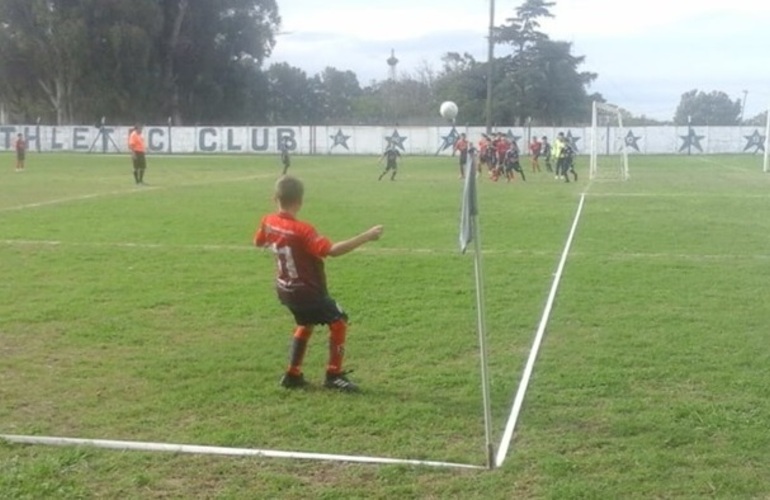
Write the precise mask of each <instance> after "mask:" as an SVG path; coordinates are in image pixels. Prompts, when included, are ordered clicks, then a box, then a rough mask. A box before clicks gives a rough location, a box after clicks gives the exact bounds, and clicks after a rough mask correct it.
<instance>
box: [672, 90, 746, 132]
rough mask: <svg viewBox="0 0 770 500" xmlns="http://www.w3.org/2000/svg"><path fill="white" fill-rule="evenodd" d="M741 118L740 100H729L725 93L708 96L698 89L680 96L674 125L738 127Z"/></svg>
mask: <svg viewBox="0 0 770 500" xmlns="http://www.w3.org/2000/svg"><path fill="white" fill-rule="evenodd" d="M740 117H741V100H740V99H736V100H735V101H733V100H731V99H730V96H728V95H727V94H726V93H724V92H721V91H717V90H714V91H711V92H709V93H708V94H707V93H705V92H703V91H698V89H693V90H690V91H689V92H685V93H684V94H682V99H681V101H680V102H679V106H678V107H677V108H676V114H675V115H674V123H675V124H677V125H687V123H688V120H689V121H690V123H691V124H692V125H717V126H719V125H723V126H729V125H738V124H739V123H740Z"/></svg>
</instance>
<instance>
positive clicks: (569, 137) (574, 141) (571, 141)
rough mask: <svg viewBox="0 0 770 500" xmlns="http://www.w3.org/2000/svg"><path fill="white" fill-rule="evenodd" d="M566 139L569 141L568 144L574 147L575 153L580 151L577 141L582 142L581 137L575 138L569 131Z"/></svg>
mask: <svg viewBox="0 0 770 500" xmlns="http://www.w3.org/2000/svg"><path fill="white" fill-rule="evenodd" d="M564 137H565V138H566V139H567V144H569V145H570V146H572V149H574V150H575V152H577V151H579V150H578V145H577V141H579V140H580V137H575V136H574V135H572V131H571V130H567V135H565V136H564Z"/></svg>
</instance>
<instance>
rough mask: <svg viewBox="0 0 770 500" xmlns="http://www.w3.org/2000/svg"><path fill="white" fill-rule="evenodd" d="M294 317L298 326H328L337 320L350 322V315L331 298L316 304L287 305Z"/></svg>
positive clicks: (320, 300) (325, 298)
mask: <svg viewBox="0 0 770 500" xmlns="http://www.w3.org/2000/svg"><path fill="white" fill-rule="evenodd" d="M285 305H286V307H288V308H289V310H290V311H291V313H292V314H293V315H294V321H296V323H297V324H298V325H302V326H308V325H328V324H330V323H334V322H335V321H337V320H340V319H341V320H343V321H347V320H348V315H347V314H346V313H345V311H343V310H342V308H341V307H340V306H339V304H337V302H336V301H335V300H334V299H333V298H331V297H324V298H323V299H319V300H318V301H317V302H315V303H312V302H311V303H305V304H285Z"/></svg>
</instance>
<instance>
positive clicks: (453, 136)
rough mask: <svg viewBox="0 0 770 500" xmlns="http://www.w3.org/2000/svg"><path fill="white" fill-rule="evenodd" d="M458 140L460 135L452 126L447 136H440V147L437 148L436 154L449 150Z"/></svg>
mask: <svg viewBox="0 0 770 500" xmlns="http://www.w3.org/2000/svg"><path fill="white" fill-rule="evenodd" d="M459 138H460V133H459V132H458V131H457V129H456V128H455V127H454V126H453V127H452V130H450V131H449V133H448V134H447V135H442V136H441V146H439V147H438V151H436V154H439V153H440V152H442V151H445V150H447V149H449V148H451V147H452V146H454V144H455V142H457V139H459Z"/></svg>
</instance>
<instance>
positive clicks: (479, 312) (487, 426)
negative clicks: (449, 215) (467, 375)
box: [460, 148, 495, 469]
mask: <svg viewBox="0 0 770 500" xmlns="http://www.w3.org/2000/svg"><path fill="white" fill-rule="evenodd" d="M475 157H476V151H475V150H474V149H472V148H471V149H470V151H468V159H467V160H466V162H465V172H464V174H465V183H464V187H463V202H462V211H461V214H460V251H461V252H463V253H465V251H466V250H467V249H468V243H470V242H471V241H473V270H474V274H475V278H476V329H477V331H478V336H479V357H480V361H481V392H482V399H483V403H484V434H485V447H486V451H487V468H489V469H492V468H494V464H495V449H494V445H493V444H492V409H491V404H490V396H489V364H488V362H487V333H486V315H485V314H484V273H483V271H482V267H481V237H480V234H479V225H478V220H477V219H478V198H477V195H476V169H475V168H474V167H475V165H474V163H475V162H474V159H475Z"/></svg>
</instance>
